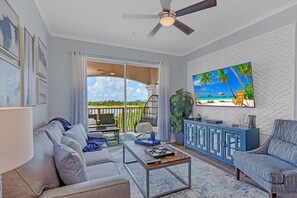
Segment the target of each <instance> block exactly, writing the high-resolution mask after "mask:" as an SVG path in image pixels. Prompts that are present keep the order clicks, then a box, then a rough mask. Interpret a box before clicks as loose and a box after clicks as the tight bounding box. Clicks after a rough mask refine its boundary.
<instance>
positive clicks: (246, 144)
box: [184, 119, 259, 165]
mask: <svg viewBox="0 0 297 198" xmlns="http://www.w3.org/2000/svg"><path fill="white" fill-rule="evenodd" d="M184 145H185V146H186V147H189V148H191V149H194V150H196V151H199V152H202V153H204V154H206V155H209V156H210V157H213V158H215V159H217V160H220V161H223V162H225V163H228V164H230V165H233V153H234V151H248V150H252V149H255V148H257V147H259V129H257V128H255V129H249V128H239V127H238V128H234V127H231V126H228V125H224V124H211V123H206V122H204V121H197V120H191V119H186V120H184Z"/></svg>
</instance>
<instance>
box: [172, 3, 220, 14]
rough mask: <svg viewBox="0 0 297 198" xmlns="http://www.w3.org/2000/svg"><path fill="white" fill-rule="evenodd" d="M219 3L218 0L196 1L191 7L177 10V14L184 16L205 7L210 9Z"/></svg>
mask: <svg viewBox="0 0 297 198" xmlns="http://www.w3.org/2000/svg"><path fill="white" fill-rule="evenodd" d="M216 5H217V1H216V0H205V1H202V2H199V3H196V4H194V5H191V6H189V7H186V8H183V9H181V10H178V11H176V12H175V13H176V16H177V17H179V16H184V15H187V14H191V13H193V12H198V11H200V10H204V9H208V8H211V7H214V6H216Z"/></svg>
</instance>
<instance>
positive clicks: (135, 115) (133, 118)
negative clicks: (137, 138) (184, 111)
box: [88, 107, 143, 132]
mask: <svg viewBox="0 0 297 198" xmlns="http://www.w3.org/2000/svg"><path fill="white" fill-rule="evenodd" d="M126 109H127V110H126V115H127V116H126V128H127V129H126V131H134V130H135V126H136V124H137V123H139V121H140V119H141V114H142V111H143V107H127V108H126ZM88 111H89V115H100V114H107V113H112V114H114V117H115V119H116V121H117V126H118V127H119V129H120V131H121V132H125V130H124V116H123V115H124V107H119V108H114V107H111V108H106V107H102V108H101V107H97V108H88ZM98 117H99V120H100V116H98Z"/></svg>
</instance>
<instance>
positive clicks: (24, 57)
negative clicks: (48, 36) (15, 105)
mask: <svg viewBox="0 0 297 198" xmlns="http://www.w3.org/2000/svg"><path fill="white" fill-rule="evenodd" d="M20 30H21V54H20V64H21V69H22V106H26V107H28V106H29V107H32V106H35V105H36V71H35V53H34V50H35V43H34V38H33V36H32V35H31V34H30V33H29V31H28V30H27V29H26V28H25V27H21V28H20Z"/></svg>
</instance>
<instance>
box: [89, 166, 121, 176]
mask: <svg viewBox="0 0 297 198" xmlns="http://www.w3.org/2000/svg"><path fill="white" fill-rule="evenodd" d="M87 174H88V177H89V180H95V179H100V178H103V177H109V176H114V175H119V171H118V169H117V168H116V166H115V165H114V163H111V162H109V163H104V164H98V165H95V166H89V167H87Z"/></svg>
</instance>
